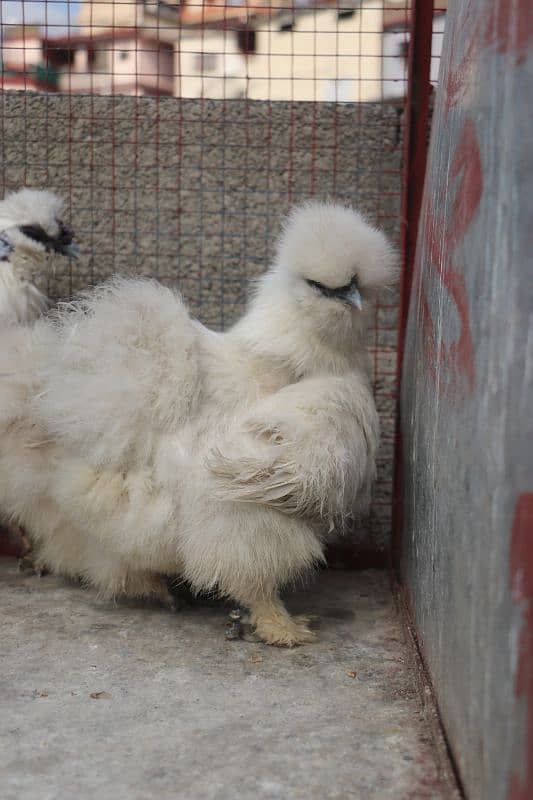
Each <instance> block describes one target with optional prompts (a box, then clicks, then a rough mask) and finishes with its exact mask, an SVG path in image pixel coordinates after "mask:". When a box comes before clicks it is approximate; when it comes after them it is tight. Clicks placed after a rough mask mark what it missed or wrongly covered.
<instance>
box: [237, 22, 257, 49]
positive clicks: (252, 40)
mask: <svg viewBox="0 0 533 800" xmlns="http://www.w3.org/2000/svg"><path fill="white" fill-rule="evenodd" d="M256 39H257V34H256V31H255V28H248V27H247V26H246V25H243V27H242V28H238V29H237V47H238V48H239V50H240V52H241V53H243V54H244V55H245V56H246V55H249V54H250V53H255V51H256V48H257V41H256Z"/></svg>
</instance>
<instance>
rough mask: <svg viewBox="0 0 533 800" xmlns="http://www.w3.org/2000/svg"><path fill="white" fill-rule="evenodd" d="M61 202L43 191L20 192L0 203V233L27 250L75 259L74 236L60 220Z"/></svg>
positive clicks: (10, 195)
mask: <svg viewBox="0 0 533 800" xmlns="http://www.w3.org/2000/svg"><path fill="white" fill-rule="evenodd" d="M62 210H63V201H62V200H61V198H59V197H58V196H57V195H55V194H54V193H53V192H50V191H48V190H46V189H20V190H19V191H17V192H13V193H12V194H9V195H7V196H6V197H5V198H4V200H2V202H0V232H5V233H6V234H8V236H9V239H10V241H11V242H12V243H13V244H14V245H15V246H19V247H22V248H24V249H26V250H31V251H34V252H40V253H50V252H56V253H61V254H62V255H67V256H74V257H77V255H78V253H79V250H78V247H77V246H76V245H75V244H74V242H73V233H72V231H71V230H70V228H69V227H68V226H67V225H66V224H65V223H64V222H63V221H62V219H61V213H62Z"/></svg>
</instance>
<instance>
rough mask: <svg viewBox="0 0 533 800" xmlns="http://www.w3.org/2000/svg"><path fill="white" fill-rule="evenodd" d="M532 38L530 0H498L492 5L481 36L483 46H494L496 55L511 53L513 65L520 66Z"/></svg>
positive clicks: (532, 23)
mask: <svg viewBox="0 0 533 800" xmlns="http://www.w3.org/2000/svg"><path fill="white" fill-rule="evenodd" d="M532 38H533V4H532V3H531V0H500V2H498V3H496V4H495V5H494V7H493V8H492V11H491V13H490V14H489V18H488V22H487V27H486V29H485V34H484V36H483V44H484V45H486V46H489V47H490V46H496V52H497V53H512V54H513V55H514V56H515V63H516V64H522V63H523V62H524V61H525V60H526V56H527V49H528V44H529V40H530V39H532Z"/></svg>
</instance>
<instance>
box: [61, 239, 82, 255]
mask: <svg viewBox="0 0 533 800" xmlns="http://www.w3.org/2000/svg"><path fill="white" fill-rule="evenodd" d="M63 253H64V254H65V255H66V256H70V258H79V257H80V248H79V247H78V245H77V244H76V243H75V242H71V243H70V244H68V245H67V246H66V247H65V248H64V250H63Z"/></svg>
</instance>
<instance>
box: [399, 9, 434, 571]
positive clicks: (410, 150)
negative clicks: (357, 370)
mask: <svg viewBox="0 0 533 800" xmlns="http://www.w3.org/2000/svg"><path fill="white" fill-rule="evenodd" d="M433 14H434V0H413V2H412V9H411V23H410V37H409V52H408V76H407V81H408V83H407V87H408V89H407V98H406V102H405V112H404V113H405V114H406V120H405V124H404V165H403V181H402V187H403V195H402V228H401V253H402V277H401V286H400V315H399V321H398V356H397V386H398V395H397V398H398V399H397V404H396V445H395V448H394V451H395V455H394V460H395V464H394V487H393V518H392V543H391V558H392V566H393V569H394V570H395V572H399V568H400V551H401V535H402V525H403V512H402V488H403V487H402V458H403V455H402V440H401V427H400V397H401V393H400V385H401V378H402V362H403V350H404V344H405V330H406V326H407V316H408V313H409V302H410V297H411V288H412V279H413V270H414V263H415V255H416V241H417V235H418V222H419V218H420V209H421V206H422V195H423V192H424V177H425V174H426V161H427V151H428V133H429V106H430V98H431V92H432V86H431V82H430V70H431V45H432V31H433Z"/></svg>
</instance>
